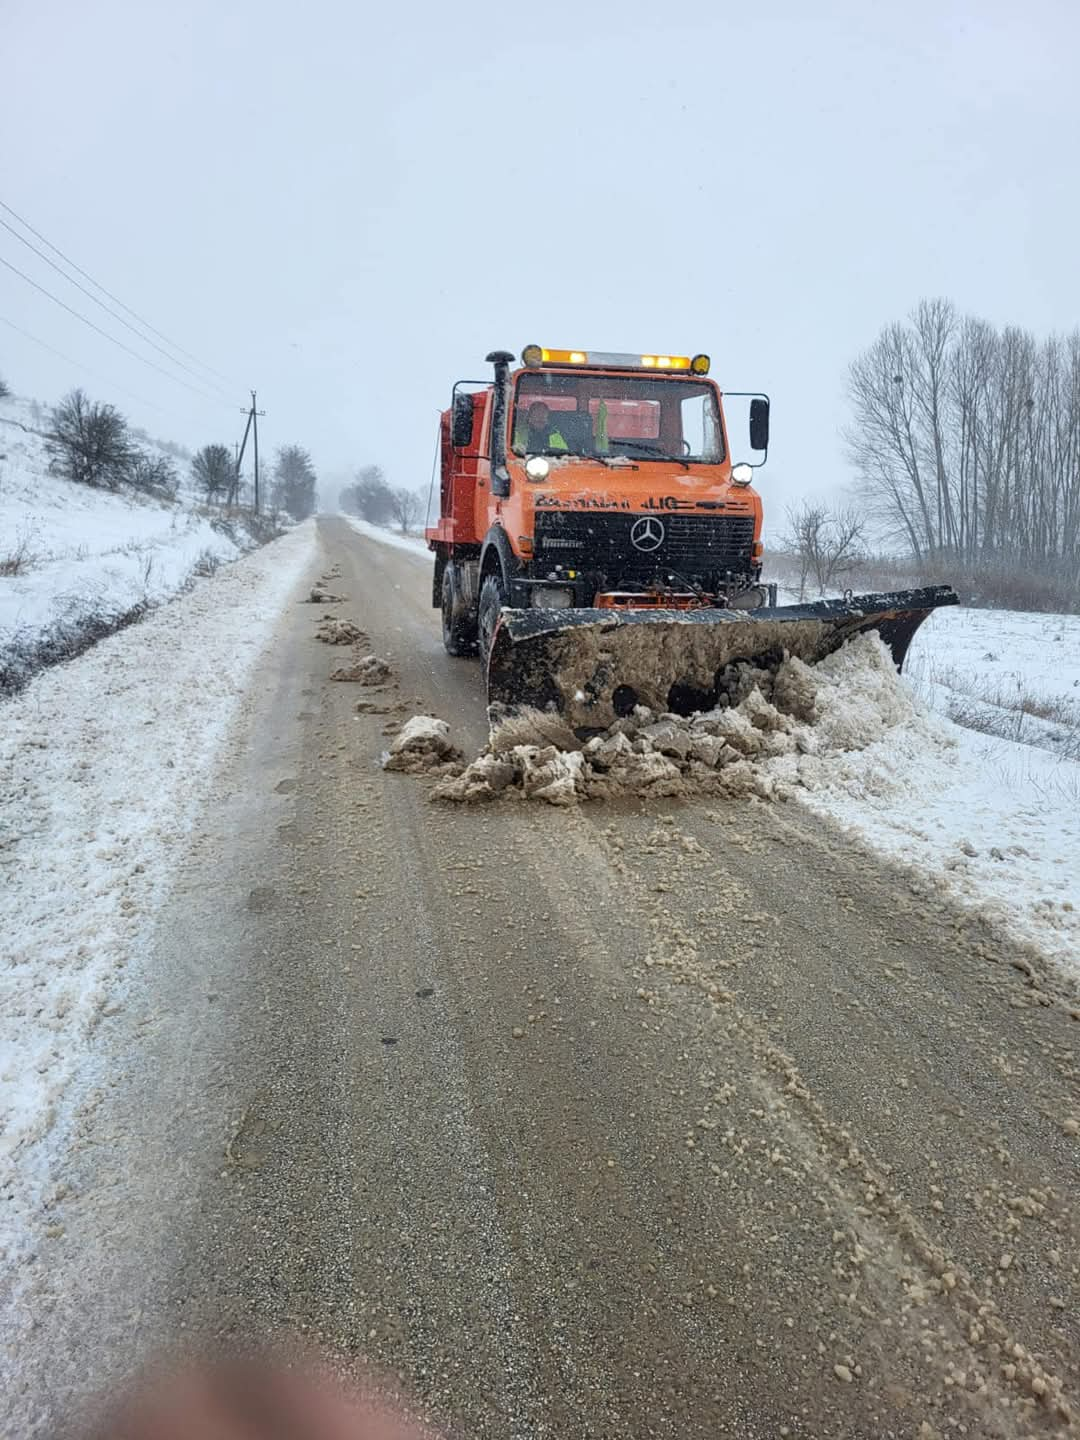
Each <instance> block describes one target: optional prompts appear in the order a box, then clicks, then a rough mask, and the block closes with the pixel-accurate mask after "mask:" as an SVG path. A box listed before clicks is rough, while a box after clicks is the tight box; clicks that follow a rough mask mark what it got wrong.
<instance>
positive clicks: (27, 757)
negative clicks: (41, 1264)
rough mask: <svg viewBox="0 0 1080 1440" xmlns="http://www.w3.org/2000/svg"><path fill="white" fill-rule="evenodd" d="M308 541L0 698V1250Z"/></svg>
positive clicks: (30, 1204) (299, 532) (215, 581)
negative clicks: (0, 1203) (0, 1201)
mask: <svg viewBox="0 0 1080 1440" xmlns="http://www.w3.org/2000/svg"><path fill="white" fill-rule="evenodd" d="M313 549H314V524H313V522H308V523H306V524H304V525H302V526H300V527H298V528H297V529H296V530H293V531H291V532H289V533H288V534H287V535H286V536H285V537H284V538H282V539H280V540H278V541H276V542H274V543H273V544H271V545H268V546H265V547H263V548H262V549H260V550H258V551H257V552H256V553H255V554H253V555H249V556H247V557H245V558H243V559H241V560H240V561H238V562H237V563H236V564H235V565H232V566H230V567H228V568H227V569H224V570H222V571H220V572H219V573H218V574H217V575H216V576H214V577H213V578H212V579H210V580H207V581H205V582H203V583H201V584H200V585H199V586H198V587H197V588H195V589H194V590H193V591H191V592H190V593H188V594H186V595H183V596H181V597H180V598H179V599H177V600H176V601H175V602H174V603H172V604H170V605H166V606H163V607H161V608H160V609H159V610H156V611H155V612H154V613H152V614H151V615H149V616H148V617H147V618H146V619H145V620H144V621H142V622H141V623H140V624H138V625H136V626H134V627H132V628H130V629H127V630H124V631H122V632H120V633H118V634H115V635H112V636H110V637H109V638H108V639H106V640H103V641H102V642H101V643H100V644H98V645H97V646H96V647H95V648H94V649H93V650H91V651H90V652H89V653H87V654H86V655H84V656H83V657H81V658H80V659H79V660H78V661H77V662H75V663H73V664H71V665H65V666H60V667H56V668H53V669H51V670H48V671H46V672H45V673H43V674H41V675H39V676H38V677H37V678H36V679H35V680H34V682H33V683H32V684H31V685H30V686H29V687H28V689H27V690H26V691H25V692H24V693H23V694H21V695H20V696H18V697H17V698H15V699H11V700H8V701H6V702H2V709H0V889H2V890H3V893H4V904H3V911H4V924H3V934H2V936H0V961H2V963H0V1056H2V1059H0V1131H2V1140H0V1186H2V1193H3V1195H4V1197H5V1202H6V1203H5V1207H4V1215H3V1219H2V1226H3V1230H2V1231H0V1261H10V1260H12V1259H13V1258H16V1256H17V1253H18V1248H19V1245H20V1243H21V1237H22V1235H23V1231H22V1225H23V1222H24V1221H25V1218H26V1217H27V1216H28V1214H30V1213H31V1212H32V1210H33V1208H34V1207H35V1205H36V1203H37V1201H38V1200H39V1199H40V1196H41V1191H42V1187H43V1186H44V1185H45V1184H46V1182H47V1179H48V1157H49V1154H50V1149H51V1147H50V1142H49V1137H50V1132H51V1131H52V1130H53V1129H54V1127H55V1126H57V1125H58V1124H59V1123H61V1122H62V1120H63V1116H64V1114H65V1111H66V1110H67V1109H68V1107H69V1106H70V1105H71V1103H72V1101H73V1098H74V1094H73V1092H74V1091H75V1090H77V1089H79V1088H80V1087H81V1086H82V1085H83V1083H84V1082H86V1083H89V1081H90V1080H91V1079H92V1074H91V1072H92V1070H93V1063H94V1060H93V1050H92V1037H93V1032H94V1027H95V1024H96V1023H97V1020H98V1018H99V1017H100V1016H101V1014H102V1013H103V1012H106V1011H107V1010H108V1008H109V1007H110V1006H113V1005H116V1004H118V1003H120V1002H121V1000H122V996H123V993H124V986H125V983H126V977H127V976H128V975H129V974H131V973H132V971H133V970H134V969H135V967H137V966H138V963H139V957H140V949H141V946H142V943H143V939H144V937H145V935H146V933H147V931H148V928H149V926H150V924H151V922H152V919H153V915H154V912H155V908H156V906H157V904H158V901H159V897H160V896H161V895H162V893H163V890H164V888H165V887H166V886H167V884H168V882H169V877H170V874H171V872H172V870H173V868H174V865H175V860H176V855H177V851H178V847H180V846H181V845H182V844H183V842H184V838H185V835H186V833H187V832H188V830H189V828H190V826H191V824H192V821H193V819H194V817H195V816H196V814H197V812H198V809H199V806H200V804H201V803H202V801H203V799H204V796H205V792H206V789H207V786H208V784H209V782H210V777H211V774H212V768H213V762H214V759H215V756H216V755H217V753H218V751H219V749H220V746H221V744H222V742H223V739H224V737H225V735H226V733H227V731H228V728H229V726H230V723H231V721H232V720H233V718H234V716H235V714H236V711H237V707H238V704H239V702H240V698H241V696H242V694H243V692H244V689H245V686H246V685H247V684H248V682H249V679H250V676H251V673H252V671H253V668H254V667H255V665H256V664H257V662H258V659H259V656H260V654H261V653H262V651H263V649H264V647H265V646H266V644H267V643H268V641H269V638H270V635H271V631H272V628H273V625H274V622H275V620H276V619H277V617H278V615H279V614H280V612H281V610H282V607H283V606H284V605H285V604H286V602H287V600H288V598H289V595H290V593H291V592H292V590H293V588H294V586H295V585H296V583H297V581H298V580H299V578H300V576H301V574H302V572H303V571H304V569H305V567H307V565H308V562H309V561H310V559H311V556H312V554H313ZM76 1076H78V1080H79V1084H78V1085H77V1086H75V1085H73V1084H72V1082H73V1077H76Z"/></svg>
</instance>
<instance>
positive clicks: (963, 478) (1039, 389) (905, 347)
mask: <svg viewBox="0 0 1080 1440" xmlns="http://www.w3.org/2000/svg"><path fill="white" fill-rule="evenodd" d="M849 394H850V399H851V404H852V409H853V419H852V422H851V424H850V426H849V427H848V430H847V432H846V439H847V445H848V451H849V455H850V458H851V461H852V463H853V464H854V466H855V469H856V472H857V476H858V487H859V491H860V493H861V495H862V497H863V499H864V501H865V503H866V506H867V510H868V513H869V515H870V517H871V519H872V520H873V521H874V522H875V523H876V524H877V525H878V526H879V527H880V529H881V530H882V531H883V532H884V534H885V536H887V537H888V538H889V539H890V540H893V541H899V542H901V543H902V544H903V545H904V546H905V548H906V549H907V550H908V551H909V552H910V554H911V556H912V557H913V558H914V559H915V560H916V561H918V562H925V561H934V560H942V559H945V560H956V561H959V562H961V563H962V564H964V565H966V566H968V567H983V568H995V567H999V568H1003V569H1004V568H1008V569H1013V570H1015V569H1016V568H1018V567H1026V568H1027V569H1029V570H1031V571H1039V572H1042V573H1044V574H1048V575H1054V576H1058V577H1060V578H1061V579H1062V581H1064V582H1066V583H1075V582H1076V577H1077V575H1078V574H1080V332H1075V331H1074V332H1073V333H1072V334H1070V335H1066V336H1058V335H1052V336H1050V337H1048V338H1046V339H1042V340H1040V339H1039V338H1037V337H1036V336H1035V335H1033V334H1031V333H1030V332H1029V331H1026V330H1021V329H1019V328H1016V327H1014V326H1006V327H1005V328H1003V329H997V328H995V327H994V326H993V325H991V324H989V323H988V322H987V321H985V320H981V319H978V318H977V317H975V316H971V315H961V314H959V313H958V312H957V310H956V309H955V307H954V306H953V305H952V304H951V303H950V302H949V301H947V300H926V301H923V302H922V303H921V304H920V305H919V306H918V307H917V309H916V310H915V311H914V312H913V314H912V315H911V316H910V318H909V319H908V320H907V321H906V322H905V323H899V324H893V325H889V326H887V327H886V328H885V329H884V330H882V332H881V333H880V335H879V336H878V338H877V339H876V340H875V341H874V343H873V344H872V345H871V346H870V348H869V349H868V350H866V351H865V352H864V353H863V354H862V355H860V356H859V357H858V358H857V359H856V360H855V362H854V363H853V365H852V366H851V369H850V373H849Z"/></svg>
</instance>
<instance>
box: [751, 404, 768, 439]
mask: <svg viewBox="0 0 1080 1440" xmlns="http://www.w3.org/2000/svg"><path fill="white" fill-rule="evenodd" d="M750 448H751V450H767V449H768V448H769V402H768V400H765V399H763V398H762V396H760V395H759V396H757V397H756V398H755V399H753V400H751V401H750Z"/></svg>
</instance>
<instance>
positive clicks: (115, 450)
mask: <svg viewBox="0 0 1080 1440" xmlns="http://www.w3.org/2000/svg"><path fill="white" fill-rule="evenodd" d="M140 435H141V432H137V431H133V430H132V428H131V427H130V425H129V424H128V422H127V420H126V419H125V418H124V416H123V415H122V414H121V413H120V411H119V410H117V408H116V406H115V405H109V404H104V403H101V402H99V401H94V400H90V399H89V398H88V397H87V395H86V394H85V393H84V392H83V391H82V390H72V391H71V393H70V394H69V395H66V396H65V397H64V399H63V400H61V401H60V403H59V404H58V405H56V406H55V407H54V408H53V410H52V412H51V415H50V420H49V427H48V429H47V430H46V432H45V441H46V445H47V446H48V449H49V452H50V455H51V461H50V469H51V471H52V473H53V474H54V475H59V476H60V477H61V478H63V479H65V480H71V481H73V482H74V483H76V484H78V485H88V486H91V487H93V488H95V489H101V490H118V489H119V488H120V487H121V486H124V485H126V486H129V487H131V488H132V489H136V490H141V491H145V492H147V493H150V494H155V495H158V496H159V497H161V498H165V499H175V498H176V495H177V493H178V491H179V488H180V472H179V469H178V467H177V462H176V460H175V459H173V458H172V457H171V456H170V455H166V454H160V453H154V452H153V451H151V450H147V449H146V448H144V447H143V446H142V445H140V444H139V443H138V440H139V436H140ZM143 438H145V437H143ZM162 448H171V449H172V450H173V452H174V454H176V455H178V456H180V455H183V453H184V452H182V451H180V450H179V447H175V446H173V447H162ZM191 482H192V485H193V486H194V488H195V490H196V491H197V492H198V493H199V494H200V495H202V496H203V498H204V499H205V500H206V501H207V502H208V503H209V504H225V503H230V502H235V501H236V499H237V497H238V494H239V476H238V475H237V472H236V462H235V460H234V459H233V456H232V455H231V454H230V452H229V447H228V446H227V445H223V444H209V445H204V446H203V447H202V449H201V450H199V451H198V452H197V453H196V454H195V455H194V457H193V458H192V459H191ZM317 489H318V478H317V476H316V473H315V466H314V464H313V463H312V459H311V455H310V454H309V453H308V451H307V450H305V449H304V448H303V447H302V446H300V445H283V446H282V447H281V448H280V449H279V450H278V451H277V453H276V456H275V458H274V461H273V463H272V464H271V465H270V466H269V467H268V470H267V493H268V496H269V501H270V505H271V507H272V508H273V509H275V510H284V511H286V512H287V513H288V514H289V515H290V516H291V517H292V518H293V519H294V520H304V519H306V518H307V516H309V515H311V514H314V511H315V507H316V493H317Z"/></svg>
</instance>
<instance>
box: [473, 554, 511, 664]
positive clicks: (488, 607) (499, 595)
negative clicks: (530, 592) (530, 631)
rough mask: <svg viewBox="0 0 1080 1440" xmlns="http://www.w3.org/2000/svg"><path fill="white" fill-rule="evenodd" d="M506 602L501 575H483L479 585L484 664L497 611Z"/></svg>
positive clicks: (497, 619) (496, 618)
mask: <svg viewBox="0 0 1080 1440" xmlns="http://www.w3.org/2000/svg"><path fill="white" fill-rule="evenodd" d="M505 604H506V587H505V586H504V585H503V582H502V576H501V575H485V576H484V580H483V583H482V584H481V586H480V618H479V631H480V659H481V660H482V661H483V662H484V664H485V665H486V664H487V662H488V656H489V655H490V654H491V640H492V636H493V635H494V634H495V626H496V625H497V624H498V623H499V612H500V610H501V609H502V608H503V606H504V605H505Z"/></svg>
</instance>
